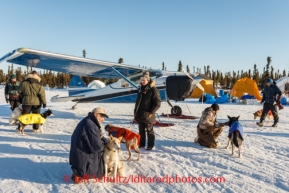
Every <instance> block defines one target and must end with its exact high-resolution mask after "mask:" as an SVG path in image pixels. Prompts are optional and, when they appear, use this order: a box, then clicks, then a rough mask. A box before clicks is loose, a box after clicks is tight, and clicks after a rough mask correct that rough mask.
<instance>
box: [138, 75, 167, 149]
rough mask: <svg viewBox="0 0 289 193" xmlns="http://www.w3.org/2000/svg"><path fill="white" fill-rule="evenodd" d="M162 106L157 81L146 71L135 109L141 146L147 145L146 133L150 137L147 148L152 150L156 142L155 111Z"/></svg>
mask: <svg viewBox="0 0 289 193" xmlns="http://www.w3.org/2000/svg"><path fill="white" fill-rule="evenodd" d="M160 106H161V98H160V93H159V91H158V89H157V88H156V87H155V81H152V80H151V78H150V76H149V72H145V73H144V74H143V76H142V77H141V86H140V88H139V90H138V94H137V99H136V103H135V109H134V119H135V120H136V121H137V122H138V125H139V134H140V137H141V139H140V147H145V143H146V134H147V137H148V146H147V148H146V150H152V149H153V147H154V142H155V133H154V130H153V122H154V121H155V119H156V117H155V113H156V111H157V110H158V109H159V108H160Z"/></svg>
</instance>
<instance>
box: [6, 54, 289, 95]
mask: <svg viewBox="0 0 289 193" xmlns="http://www.w3.org/2000/svg"><path fill="white" fill-rule="evenodd" d="M85 55H86V52H85V50H84V51H83V56H84V57H85ZM123 61H124V60H123V58H119V60H118V63H123ZM270 63H271V58H270V57H267V64H266V65H265V67H264V68H263V72H259V70H258V68H257V65H256V64H254V67H253V70H251V69H249V70H247V71H243V70H241V71H232V72H225V73H223V72H221V71H220V70H210V66H204V69H203V72H202V70H201V68H197V69H195V67H193V71H192V72H191V71H190V68H189V66H188V65H187V66H186V68H185V70H186V71H187V72H189V73H191V74H192V73H200V74H204V75H206V76H207V77H208V78H210V79H212V80H213V84H214V87H215V88H216V87H220V88H223V89H230V88H232V87H233V86H234V84H235V82H236V81H237V80H238V79H240V78H244V77H248V78H251V79H253V80H255V81H256V83H257V85H258V87H259V88H260V89H262V88H263V87H264V86H265V80H266V79H267V78H272V79H273V80H278V79H279V78H281V77H283V76H288V77H289V72H288V73H286V70H285V69H284V70H283V71H282V72H281V71H279V69H278V70H275V69H274V67H273V66H271V65H270ZM182 69H183V65H182V62H181V60H180V61H179V63H178V70H177V71H179V72H180V71H181V70H182ZM32 70H33V69H32V67H26V69H25V70H23V69H22V68H21V67H19V68H17V69H14V65H13V64H11V66H10V65H9V66H8V72H7V73H4V72H3V70H0V82H1V83H5V82H7V81H9V79H10V75H11V74H15V75H16V78H17V80H18V81H23V80H25V77H26V75H27V74H29V73H30V72H31V71H32ZM162 70H166V67H165V64H164V62H163V63H162ZM38 74H39V76H40V78H41V83H42V84H43V85H44V86H49V87H51V88H65V87H67V86H68V85H69V82H70V79H71V77H72V75H70V74H65V73H60V72H52V71H51V70H43V71H38ZM81 78H82V80H83V82H84V83H85V84H86V85H88V84H89V83H90V82H91V81H93V80H100V81H103V82H105V83H106V84H111V83H113V82H115V81H117V79H103V78H92V77H81Z"/></svg>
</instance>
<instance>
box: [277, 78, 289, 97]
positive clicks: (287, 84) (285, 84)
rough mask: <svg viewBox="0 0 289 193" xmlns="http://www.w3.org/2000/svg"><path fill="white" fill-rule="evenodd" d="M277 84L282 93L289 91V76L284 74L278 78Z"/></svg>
mask: <svg viewBox="0 0 289 193" xmlns="http://www.w3.org/2000/svg"><path fill="white" fill-rule="evenodd" d="M276 86H278V88H279V89H280V90H281V92H282V93H289V77H287V76H283V77H282V78H280V79H279V80H276Z"/></svg>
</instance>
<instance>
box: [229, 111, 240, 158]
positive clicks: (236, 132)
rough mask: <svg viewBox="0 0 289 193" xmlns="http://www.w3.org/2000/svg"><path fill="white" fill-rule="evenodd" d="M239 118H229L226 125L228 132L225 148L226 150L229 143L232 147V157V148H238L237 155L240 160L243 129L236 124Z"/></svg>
mask: <svg viewBox="0 0 289 193" xmlns="http://www.w3.org/2000/svg"><path fill="white" fill-rule="evenodd" d="M239 117H240V116H238V117H230V116H228V118H229V122H228V123H227V124H228V125H229V127H230V130H229V135H228V144H227V146H226V147H225V148H226V149H227V148H228V146H229V144H230V142H231V145H232V156H233V155H234V147H235V146H236V147H237V148H238V153H239V158H241V157H242V156H241V147H242V142H243V140H244V139H243V127H242V126H241V124H240V123H239V122H238V120H239Z"/></svg>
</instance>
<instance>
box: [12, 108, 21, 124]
mask: <svg viewBox="0 0 289 193" xmlns="http://www.w3.org/2000/svg"><path fill="white" fill-rule="evenodd" d="M21 114H22V104H21V105H19V107H16V108H15V109H14V110H13V111H12V114H11V116H10V119H9V125H14V124H16V123H18V122H19V119H18V117H19V116H20V115H21Z"/></svg>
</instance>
